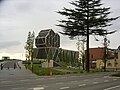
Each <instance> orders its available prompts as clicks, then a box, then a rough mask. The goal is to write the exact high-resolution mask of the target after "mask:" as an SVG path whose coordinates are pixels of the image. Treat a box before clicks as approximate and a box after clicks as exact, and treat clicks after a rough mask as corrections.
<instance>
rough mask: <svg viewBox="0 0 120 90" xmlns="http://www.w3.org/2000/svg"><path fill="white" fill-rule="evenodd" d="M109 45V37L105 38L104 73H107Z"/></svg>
mask: <svg viewBox="0 0 120 90" xmlns="http://www.w3.org/2000/svg"><path fill="white" fill-rule="evenodd" d="M108 43H109V40H108V39H107V37H106V36H105V37H104V58H103V59H104V71H106V62H107V56H108V51H107V48H108V45H109V44H108Z"/></svg>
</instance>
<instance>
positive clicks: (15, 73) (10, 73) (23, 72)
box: [0, 61, 36, 78]
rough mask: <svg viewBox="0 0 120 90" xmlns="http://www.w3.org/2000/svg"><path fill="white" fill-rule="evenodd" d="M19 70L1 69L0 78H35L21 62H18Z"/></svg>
mask: <svg viewBox="0 0 120 90" xmlns="http://www.w3.org/2000/svg"><path fill="white" fill-rule="evenodd" d="M18 64H19V66H20V67H21V69H20V68H15V69H14V68H9V69H7V68H3V69H2V70H0V78H1V77H6V78H7V77H8V78H9V77H35V76H36V75H35V74H33V73H32V72H31V71H30V70H29V69H26V68H25V66H24V65H23V64H22V61H19V62H18Z"/></svg>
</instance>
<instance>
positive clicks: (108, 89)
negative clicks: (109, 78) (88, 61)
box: [104, 85, 120, 90]
mask: <svg viewBox="0 0 120 90" xmlns="http://www.w3.org/2000/svg"><path fill="white" fill-rule="evenodd" d="M119 87H120V85H118V86H114V87H110V88H106V89H104V90H111V89H115V88H119Z"/></svg>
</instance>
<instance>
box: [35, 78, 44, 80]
mask: <svg viewBox="0 0 120 90" xmlns="http://www.w3.org/2000/svg"><path fill="white" fill-rule="evenodd" d="M36 80H44V78H37V79H36Z"/></svg>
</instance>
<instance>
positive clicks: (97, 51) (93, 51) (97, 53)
mask: <svg viewBox="0 0 120 90" xmlns="http://www.w3.org/2000/svg"><path fill="white" fill-rule="evenodd" d="M89 52H90V60H99V59H103V56H104V47H98V48H90V49H89ZM107 53H108V59H111V58H115V57H116V58H118V54H117V53H115V51H112V50H111V49H108V52H107Z"/></svg>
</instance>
